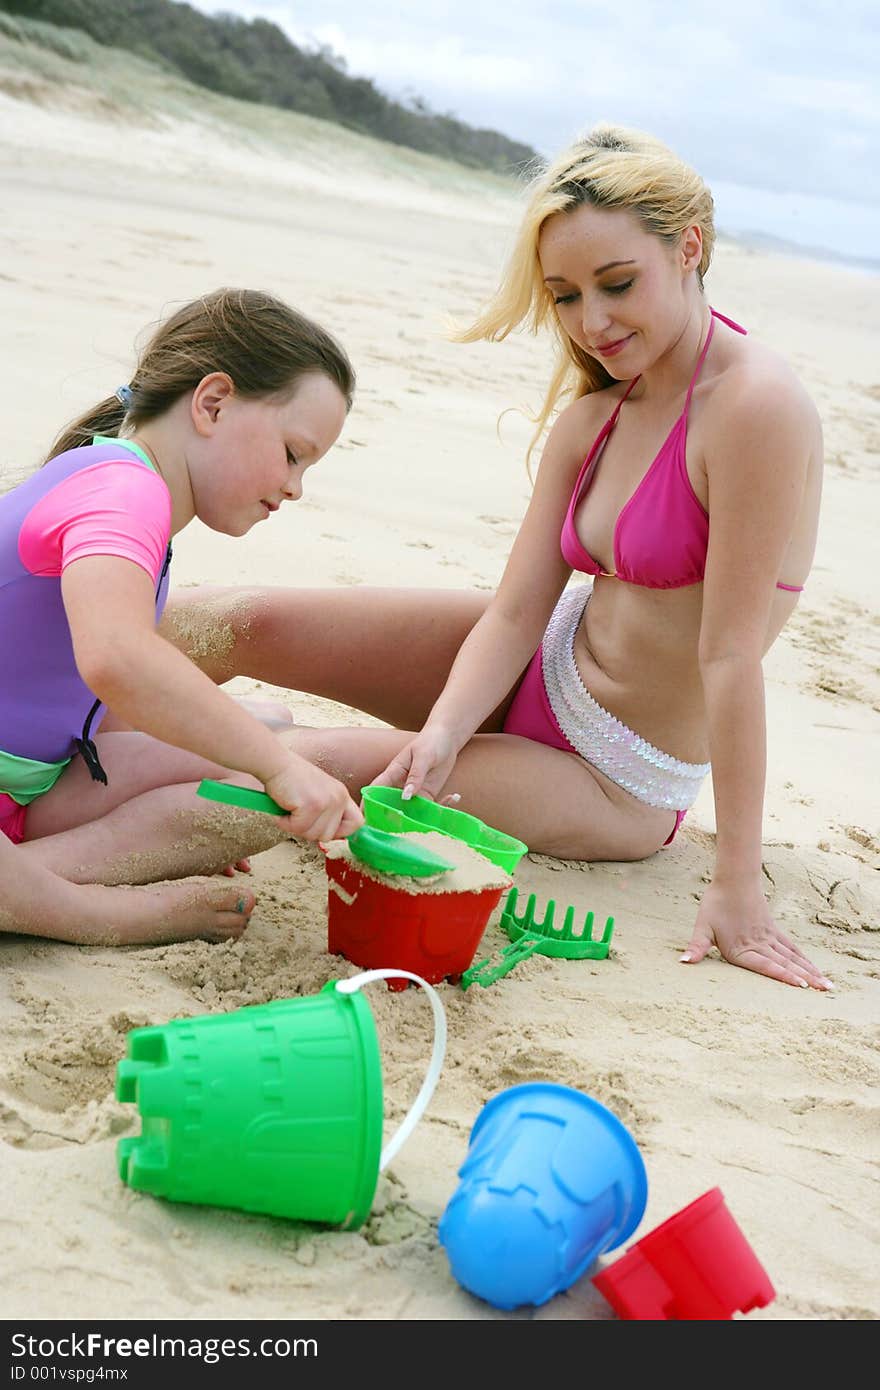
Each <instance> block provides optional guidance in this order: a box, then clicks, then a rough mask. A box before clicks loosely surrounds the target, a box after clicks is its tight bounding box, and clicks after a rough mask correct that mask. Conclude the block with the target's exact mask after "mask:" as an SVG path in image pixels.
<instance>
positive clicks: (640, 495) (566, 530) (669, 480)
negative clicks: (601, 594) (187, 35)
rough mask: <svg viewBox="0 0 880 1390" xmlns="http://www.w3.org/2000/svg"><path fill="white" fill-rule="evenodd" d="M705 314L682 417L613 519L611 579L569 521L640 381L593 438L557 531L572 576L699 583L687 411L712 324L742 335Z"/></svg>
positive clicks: (705, 517)
mask: <svg viewBox="0 0 880 1390" xmlns="http://www.w3.org/2000/svg"><path fill="white" fill-rule="evenodd" d="M711 313H712V318H711V320H710V323H709V332H708V334H707V335H706V344H705V347H704V348H703V351H702V352H701V353H700V357H699V361H698V362H697V365H696V369H695V371H694V374H693V376H692V377H691V382H690V385H689V387H688V393H687V399H686V400H685V403H684V410H683V411H682V412H681V414H680V415H679V417H678V419H677V420H676V422H675V424H674V425H673V426H672V429H671V430H670V431H669V434H668V435H667V436H666V438H665V439H664V441H663V443H662V444H661V445H660V449H659V452H658V453H657V457H656V458H655V459H654V462H653V463H652V464H651V467H650V468H649V469H648V471H647V473H646V474H645V476H644V478H643V479H642V481H641V482H640V483H639V485H638V487H637V488H636V490H635V492H634V493H633V495H632V497H631V498H630V499H629V501H628V502H627V503H626V505H625V506H624V508H623V510H622V511H621V513H620V515H619V516H618V518H617V523H616V525H615V527H614V573H613V574H610V575H609V574H608V572H607V571H606V570H603V569H602V567H601V565H598V564H597V563H596V561H595V560H594V559H593V557H592V555H588V554H587V552H586V550H584V547H583V546H582V545H581V542H580V539H579V537H578V534H577V532H576V531H575V528H574V516H575V512H576V511H577V508H578V506H579V505H580V503H581V502H582V501H583V499H584V497H585V496H586V494H587V492H588V491H589V488H590V484H591V483H592V481H593V476H594V474H595V470H596V465H597V464H598V462H599V456H600V454H601V452H602V449H603V448H604V446H605V443H606V441H607V439H608V436H609V435H610V434H611V431H612V430H613V429H614V426H615V425H616V424H617V418H618V416H619V414H620V407H621V406H622V405H623V403H624V401H625V400H626V398H627V396H628V395H629V393H630V391H632V389H633V387H634V386H635V384H636V382H637V381H638V380H639V378H638V377H634V378H633V380H632V381H631V382H630V384H629V386H628V387H627V388H626V392H625V393H624V395H623V396H622V397H621V398H620V400H619V401H618V403H617V405H616V406H615V408H614V411H613V412H612V414H611V416H610V418H609V419H608V420H606V422H605V424H604V425H603V426H602V429H601V430H600V431H599V434H598V436H597V438H596V441H595V443H594V444H593V447H592V449H591V450H590V452H589V453H588V454H587V457H586V458H585V459H584V463H583V467H582V468H581V471H580V473H579V474H578V479H577V482H576V483H575V486H574V491H573V492H572V495H571V501H570V502H569V504H568V511H567V512H566V515H565V521H564V523H563V526H562V536H561V548H562V554H563V556H564V558H565V560H566V563H567V564H569V565H571V567H572V569H575V570H579V571H581V572H582V573H584V574H595V575H600V574H601V575H606V576H607V577H608V578H611V579H623V580H625V581H626V582H627V583H629V584H639V585H641V586H642V588H645V589H681V588H684V587H685V585H687V584H699V583H700V582H701V580H702V579H703V576H704V574H705V572H706V552H707V550H708V547H709V513H708V512H707V511H706V509H705V507H704V506H703V504H702V502H701V501H700V499H699V498H698V497H697V495H696V493H695V492H694V489H693V487H692V485H691V480H690V478H689V477H688V471H687V465H686V463H685V443H686V440H687V418H688V411H689V409H690V404H691V397H692V396H693V394H694V387H695V386H696V384H697V378H698V377H699V375H700V371H701V368H702V366H703V363H704V362H705V360H706V353H707V352H708V351H709V345H710V343H711V342H712V334H713V332H714V330H715V320H716V319H721V320H722V322H723V323H726V324H728V325H729V326H730V327H731V328H735V329H736V331H737V333H745V331H746V330H745V329H744V328H741V327H740V326H739V324H738V323H734V322H733V320H732V319H728V318H725V317H724V315H723V314H718V313H716V312H715V310H714V309H713V310H712V311H711ZM776 587H777V589H787V590H789V591H790V592H791V593H795V594H797V593H800V592H801V590H802V588H803V585H801V584H781V583H777V585H776Z"/></svg>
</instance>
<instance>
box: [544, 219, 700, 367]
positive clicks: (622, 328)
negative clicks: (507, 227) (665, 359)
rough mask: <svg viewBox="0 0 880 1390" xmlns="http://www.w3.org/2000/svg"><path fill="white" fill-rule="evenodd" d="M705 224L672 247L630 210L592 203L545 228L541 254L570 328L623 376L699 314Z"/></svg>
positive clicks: (652, 358)
mask: <svg viewBox="0 0 880 1390" xmlns="http://www.w3.org/2000/svg"><path fill="white" fill-rule="evenodd" d="M701 249H702V242H701V235H700V230H699V228H698V227H689V228H688V229H687V230H686V231H685V232H683V233H682V236H681V238H680V242H679V245H678V246H674V247H673V246H670V245H669V244H668V243H667V242H665V241H661V239H660V237H658V236H655V235H654V234H653V233H652V232H649V231H647V230H646V229H645V227H644V225H643V224H642V222H641V221H640V220H639V218H638V217H637V216H636V215H635V214H634V213H631V212H627V211H625V210H623V209H610V208H597V207H593V206H591V205H590V204H584V205H582V206H581V207H578V208H576V209H575V210H574V211H573V212H559V213H555V214H554V215H553V216H552V217H548V218H547V221H546V222H545V223H544V225H543V227H542V228H541V234H540V238H539V241H538V255H539V257H540V261H541V267H542V270H543V272H544V277H545V284H546V286H547V289H548V291H549V292H550V294H551V295H552V297H553V301H554V303H555V306H556V312H557V314H558V315H559V322H560V324H561V325H562V328H563V329H564V330H565V332H566V333H567V334H568V336H569V338H571V340H572V342H574V343H576V344H577V345H578V346H579V347H581V348H583V349H584V351H585V352H588V353H589V355H590V356H591V357H593V358H595V360H596V361H597V362H601V364H602V366H603V367H604V368H605V369H606V371H608V372H609V373H610V375H611V376H613V377H616V378H617V379H618V380H620V381H628V380H630V378H632V377H634V376H637V375H638V374H639V373H640V372H644V371H645V370H646V369H647V368H649V367H651V366H652V365H653V364H654V363H655V362H656V361H657V360H658V359H659V358H660V357H661V356H662V355H663V354H664V353H665V352H668V351H669V349H670V348H671V347H672V346H673V345H674V344H675V343H676V342H677V341H678V338H679V337H680V335H681V333H682V331H683V329H684V326H685V324H686V323H687V319H688V316H689V314H690V312H691V302H690V296H691V292H692V291H693V289H694V288H695V285H696V281H695V278H694V272H695V270H696V267H697V266H698V265H699V260H700V252H701Z"/></svg>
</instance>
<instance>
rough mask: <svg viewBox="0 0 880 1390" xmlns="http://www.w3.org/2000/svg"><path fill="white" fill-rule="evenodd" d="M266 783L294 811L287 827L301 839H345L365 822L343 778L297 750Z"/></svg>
mask: <svg viewBox="0 0 880 1390" xmlns="http://www.w3.org/2000/svg"><path fill="white" fill-rule="evenodd" d="M264 786H265V788H266V791H267V792H268V793H269V795H270V796H271V797H272V798H273V800H275V801H277V802H278V804H279V806H284V807H285V808H286V809H287V810H288V811H289V812H290V814H289V816H288V817H287V821H286V827H287V829H288V830H289V831H290V833H291V835H296V836H298V837H299V838H300V839H301V840H337V839H340V840H341V839H345V837H346V836H348V835H351V834H352V832H353V831H355V830H357V829H358V827H359V826H361V825H363V823H364V817H363V814H362V813H361V811H360V810H359V809H358V807H357V806H356V805H355V803H354V802H353V801H352V799H351V797H350V796H349V794H348V791H347V789H346V787H345V786H344V785H343V784H342V782H338V781H337V780H336V778H335V777H330V776H329V775H328V773H326V772H322V771H321V769H320V768H319V767H315V766H314V765H313V764H312V763H309V762H306V760H305V758H300V757H298V756H297V755H296V754H291V755H290V759H289V761H288V762H287V763H286V764H285V765H284V766H283V767H282V768H281V769H280V771H278V772H275V773H273V774H272V776H271V777H269V778H267V780H266V781H265V782H264Z"/></svg>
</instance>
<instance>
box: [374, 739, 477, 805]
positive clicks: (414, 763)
mask: <svg viewBox="0 0 880 1390" xmlns="http://www.w3.org/2000/svg"><path fill="white" fill-rule="evenodd" d="M458 752H459V748H458V744H457V743H456V742H455V740H454V739H453V737H452V735H451V734H449V733H448V732H447V731H446V730H445V729H442V728H435V729H431V728H428V727H426V728H424V729H422V732H421V733H420V734H416V736H415V738H413V739H411V740H410V742H409V743H407V744H405V745H404V747H403V748H401V750H400V752H399V753H398V754H397V756H396V757H395V758H393V759H392V760H391V762H390V763H389V764H388V766H387V767H386V769H385V771H384V772H380V773H379V776H378V777H374V778H373V781H372V783H371V785H372V786H374V787H402V788H403V800H404V801H408V800H409V798H410V797H411V796H427V797H430V798H431V799H432V800H434V801H436V800H437V796H438V793H439V792H441V791H442V790H443V787H444V786H445V785H446V782H447V781H448V779H449V775H450V773H451V772H452V769H453V768H454V767H455V760H456V758H457V757H458ZM456 799H457V798H456Z"/></svg>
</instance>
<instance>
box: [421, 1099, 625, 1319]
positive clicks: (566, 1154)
mask: <svg viewBox="0 0 880 1390" xmlns="http://www.w3.org/2000/svg"><path fill="white" fill-rule="evenodd" d="M459 1178H460V1179H461V1181H460V1183H459V1185H458V1188H457V1189H456V1191H455V1193H454V1194H453V1196H452V1198H451V1200H450V1201H449V1203H448V1205H447V1207H446V1210H445V1211H444V1213H443V1217H442V1219H441V1221H440V1228H439V1237H440V1243H441V1244H442V1245H443V1246H444V1248H445V1250H446V1254H447V1256H448V1258H449V1263H450V1266H451V1269H452V1273H453V1274H454V1275H455V1278H456V1279H457V1280H458V1282H459V1283H460V1284H461V1285H462V1286H463V1287H464V1288H466V1289H467V1290H468V1291H469V1292H470V1293H473V1294H476V1295H477V1297H478V1298H483V1299H485V1300H486V1302H487V1303H492V1304H493V1305H494V1306H495V1307H496V1308H505V1309H510V1308H518V1307H520V1306H521V1305H522V1304H526V1303H532V1304H535V1305H540V1304H542V1303H546V1302H547V1300H548V1299H550V1298H552V1297H553V1295H554V1294H557V1293H559V1292H561V1290H563V1289H567V1288H568V1287H569V1285H571V1284H573V1283H574V1282H575V1280H576V1279H579V1278H580V1276H581V1275H582V1274H583V1273H584V1272H585V1270H587V1269H588V1268H589V1267H590V1265H592V1264H593V1262H594V1261H595V1260H596V1259H597V1257H598V1256H599V1255H601V1254H603V1253H604V1252H605V1251H607V1250H614V1249H616V1247H617V1246H619V1245H621V1244H622V1243H623V1242H624V1241H625V1240H627V1239H628V1237H629V1236H631V1235H632V1233H633V1231H635V1229H636V1227H637V1226H638V1224H639V1222H640V1221H641V1219H642V1216H643V1215H644V1211H645V1205H646V1202H647V1199H648V1179H647V1174H646V1172H645V1165H644V1162H643V1160H642V1156H641V1154H640V1152H639V1149H638V1147H637V1145H636V1142H635V1140H634V1139H633V1137H632V1135H631V1134H630V1133H629V1131H628V1130H627V1129H626V1128H625V1126H624V1125H623V1124H621V1122H620V1120H618V1118H617V1116H616V1115H613V1114H612V1113H611V1111H610V1110H607V1109H606V1108H605V1106H604V1105H600V1103H599V1102H598V1101H597V1100H593V1099H592V1097H590V1096H588V1095H585V1094H584V1093H583V1092H582V1091H577V1090H574V1089H573V1088H572V1087H570V1086H560V1085H556V1084H555V1083H552V1082H542V1081H539V1082H530V1083H528V1084H526V1085H523V1086H512V1087H510V1088H509V1089H508V1090H506V1091H502V1092H501V1093H500V1095H497V1096H494V1097H493V1098H492V1099H491V1100H490V1101H488V1102H487V1104H486V1105H485V1106H484V1107H483V1109H482V1111H481V1112H480V1114H479V1115H478V1117H477V1120H476V1123H475V1125H474V1127H473V1130H472V1131H471V1137H470V1143H469V1148H468V1154H467V1158H466V1159H465V1161H464V1163H463V1164H462V1166H461V1168H460V1169H459Z"/></svg>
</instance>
